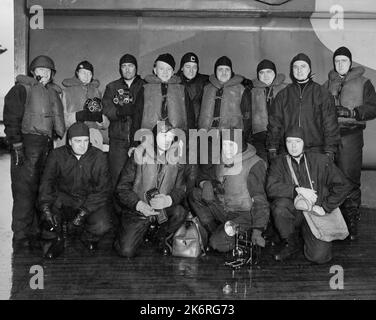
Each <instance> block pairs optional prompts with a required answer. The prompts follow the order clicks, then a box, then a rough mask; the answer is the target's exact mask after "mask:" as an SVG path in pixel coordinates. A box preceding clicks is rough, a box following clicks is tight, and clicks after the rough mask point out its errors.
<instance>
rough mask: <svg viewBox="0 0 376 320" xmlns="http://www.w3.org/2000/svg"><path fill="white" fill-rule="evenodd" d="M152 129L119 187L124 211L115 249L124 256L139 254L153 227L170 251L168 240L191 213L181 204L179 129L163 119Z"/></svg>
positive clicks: (119, 196) (120, 200)
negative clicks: (151, 133)
mask: <svg viewBox="0 0 376 320" xmlns="http://www.w3.org/2000/svg"><path fill="white" fill-rule="evenodd" d="M152 132H153V135H152V136H151V138H150V139H147V140H146V141H145V142H143V143H142V144H140V145H139V146H138V147H137V148H136V150H135V151H134V153H133V157H132V158H131V159H130V160H129V161H128V162H127V164H126V165H125V167H124V168H123V171H122V173H121V176H120V179H119V184H118V186H117V188H116V195H117V197H118V199H119V202H120V203H121V206H122V209H123V211H122V216H121V224H120V227H119V230H118V235H117V237H116V240H115V242H114V248H115V250H116V251H117V253H118V254H119V255H120V256H124V257H129V258H130V257H134V256H135V255H136V254H137V251H138V250H139V248H140V246H141V245H142V243H143V241H144V239H145V237H146V234H147V233H148V231H149V230H150V229H151V228H152V226H156V227H155V228H157V229H155V228H154V230H157V231H156V233H155V234H154V237H153V239H156V241H157V242H158V244H159V249H160V250H162V251H163V253H164V254H169V250H168V248H169V246H168V245H167V243H166V241H167V239H168V238H170V237H171V235H173V234H174V233H175V232H176V231H177V230H178V229H179V228H180V226H181V225H182V224H183V223H184V221H185V218H186V215H187V212H186V210H185V209H184V207H183V206H182V205H181V204H182V202H183V199H184V196H185V185H184V165H183V164H180V163H179V159H177V158H176V152H177V151H178V150H177V149H178V148H179V143H178V141H175V139H176V134H175V130H174V129H173V127H172V126H171V125H170V124H169V123H167V122H164V121H162V122H160V123H159V124H158V125H155V127H154V128H153V131H152Z"/></svg>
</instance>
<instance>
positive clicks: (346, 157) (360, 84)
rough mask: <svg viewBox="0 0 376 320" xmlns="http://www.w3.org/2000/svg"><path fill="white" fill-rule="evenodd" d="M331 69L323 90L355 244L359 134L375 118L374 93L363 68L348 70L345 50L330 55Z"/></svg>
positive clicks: (349, 57)
mask: <svg viewBox="0 0 376 320" xmlns="http://www.w3.org/2000/svg"><path fill="white" fill-rule="evenodd" d="M333 66H334V69H333V70H331V71H330V72H329V75H328V76H329V80H327V81H326V82H325V84H324V87H325V88H327V89H328V90H329V92H330V93H331V95H332V96H333V97H334V100H335V103H336V107H337V116H338V123H339V128H340V134H341V143H340V145H339V150H338V153H337V156H336V163H337V165H338V167H339V168H340V169H341V170H342V172H343V173H344V174H345V176H346V178H347V179H349V180H350V182H351V184H352V192H351V193H350V195H349V196H348V198H347V199H346V201H345V202H344V203H343V205H342V207H341V209H342V213H343V215H344V217H345V220H346V223H347V225H348V228H349V232H350V239H351V240H355V239H356V238H357V234H358V230H357V229H358V220H359V218H360V210H359V207H360V204H361V191H360V177H361V169H362V155H363V144H364V142H363V130H364V129H365V127H366V121H368V120H372V119H375V118H376V93H375V88H374V86H373V85H372V83H371V81H370V80H369V79H368V78H366V77H364V72H365V70H364V68H363V67H361V66H360V67H352V55H351V52H350V50H349V49H348V48H346V47H340V48H338V49H337V50H336V51H335V52H334V54H333Z"/></svg>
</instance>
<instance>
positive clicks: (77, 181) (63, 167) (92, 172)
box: [39, 145, 112, 212]
mask: <svg viewBox="0 0 376 320" xmlns="http://www.w3.org/2000/svg"><path fill="white" fill-rule="evenodd" d="M111 190H112V184H111V179H110V173H109V169H108V163H107V156H106V154H105V153H103V152H102V151H101V150H99V149H98V148H95V147H92V146H89V149H88V151H87V152H86V153H85V154H84V155H82V156H81V157H80V159H79V160H78V159H77V158H76V156H75V155H74V153H73V150H72V148H71V147H70V146H69V145H65V146H62V147H59V148H57V149H55V150H53V151H52V152H51V154H50V155H49V157H48V159H47V164H46V167H45V169H44V172H43V176H42V179H41V183H40V188H39V204H40V205H41V206H42V205H43V204H48V205H53V204H55V205H56V206H57V207H59V206H61V205H63V204H59V203H56V201H57V200H58V199H60V198H61V197H60V196H59V194H60V193H63V194H65V195H67V196H68V197H72V198H74V199H76V200H77V203H78V205H77V207H84V208H86V209H87V210H88V211H89V212H94V211H95V210H96V209H98V208H99V207H101V206H103V205H105V204H106V203H107V202H108V201H109V199H110V196H111Z"/></svg>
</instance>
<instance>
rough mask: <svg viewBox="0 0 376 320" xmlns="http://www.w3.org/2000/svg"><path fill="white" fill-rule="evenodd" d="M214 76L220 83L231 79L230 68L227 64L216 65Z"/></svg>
mask: <svg viewBox="0 0 376 320" xmlns="http://www.w3.org/2000/svg"><path fill="white" fill-rule="evenodd" d="M216 76H217V79H218V80H219V81H220V82H222V83H225V82H227V81H229V80H230V79H231V68H230V67H229V66H218V67H217V70H216Z"/></svg>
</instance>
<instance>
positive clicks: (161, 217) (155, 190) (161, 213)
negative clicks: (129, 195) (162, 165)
mask: <svg viewBox="0 0 376 320" xmlns="http://www.w3.org/2000/svg"><path fill="white" fill-rule="evenodd" d="M157 194H159V190H158V188H152V189H150V190H148V191H146V192H145V199H146V201H147V202H148V204H150V200H151V199H153V198H154V197H155V196H156V195H157ZM157 211H158V212H159V214H158V215H157V222H158V224H162V223H164V222H166V221H167V220H168V217H167V214H166V211H165V210H164V209H161V210H157Z"/></svg>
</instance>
